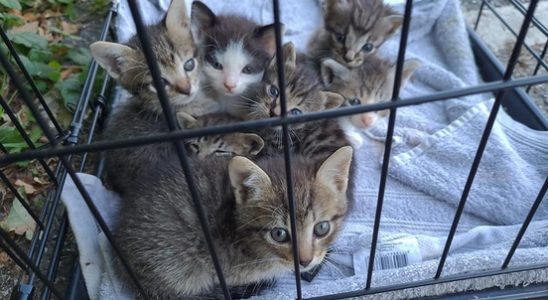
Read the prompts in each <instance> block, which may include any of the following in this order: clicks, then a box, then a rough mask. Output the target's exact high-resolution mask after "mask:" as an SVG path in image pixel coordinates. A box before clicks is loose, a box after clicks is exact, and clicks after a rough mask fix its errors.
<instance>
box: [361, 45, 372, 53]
mask: <svg viewBox="0 0 548 300" xmlns="http://www.w3.org/2000/svg"><path fill="white" fill-rule="evenodd" d="M373 48H374V46H373V44H371V43H367V44H365V45H363V47H362V50H363V51H365V52H371V51H373Z"/></svg>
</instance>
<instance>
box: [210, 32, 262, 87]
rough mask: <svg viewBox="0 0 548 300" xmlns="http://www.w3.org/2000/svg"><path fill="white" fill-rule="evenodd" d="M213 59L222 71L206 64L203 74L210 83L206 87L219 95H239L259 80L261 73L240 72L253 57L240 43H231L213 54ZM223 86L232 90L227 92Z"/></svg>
mask: <svg viewBox="0 0 548 300" xmlns="http://www.w3.org/2000/svg"><path fill="white" fill-rule="evenodd" d="M215 58H216V59H217V61H218V62H219V63H220V64H221V65H222V66H223V69H222V70H217V69H215V68H213V66H211V65H210V64H206V65H205V67H204V72H205V73H206V74H207V78H208V79H209V81H210V82H208V83H207V85H209V86H210V87H211V88H213V89H214V90H215V91H216V92H218V93H219V94H221V95H225V96H234V95H239V94H241V93H242V92H244V91H245V90H246V89H247V87H248V86H249V84H251V83H256V82H259V81H260V80H261V77H262V75H263V74H262V72H260V73H258V74H244V73H242V70H243V69H244V68H245V67H246V66H247V65H248V64H250V63H251V62H252V61H253V57H252V56H251V54H250V53H248V52H247V51H246V50H245V48H244V46H243V42H242V41H237V42H231V43H230V44H229V45H228V46H227V47H226V49H224V51H218V52H217V53H215ZM225 84H226V85H228V86H233V87H234V88H233V89H232V90H231V91H229V90H228V89H227V88H226V87H225Z"/></svg>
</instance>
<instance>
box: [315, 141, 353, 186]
mask: <svg viewBox="0 0 548 300" xmlns="http://www.w3.org/2000/svg"><path fill="white" fill-rule="evenodd" d="M352 152H353V150H352V147H350V146H344V147H341V148H339V150H337V151H335V153H333V154H331V156H329V157H328V158H327V159H326V160H325V161H324V162H323V164H322V165H321V166H320V169H319V170H318V172H317V173H316V180H317V181H318V182H319V183H321V184H323V185H325V186H327V187H329V188H331V189H333V191H335V192H337V193H346V188H347V186H348V175H349V171H350V164H351V162H352Z"/></svg>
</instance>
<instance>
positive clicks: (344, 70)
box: [321, 55, 420, 128]
mask: <svg viewBox="0 0 548 300" xmlns="http://www.w3.org/2000/svg"><path fill="white" fill-rule="evenodd" d="M419 65H420V62H419V61H418V60H415V59H409V60H406V61H405V62H404V64H403V72H402V81H401V85H400V88H402V89H403V88H404V87H405V84H406V83H407V81H408V80H409V78H410V77H411V75H413V72H414V71H415V69H416V68H417V67H418V66H419ZM395 73H396V65H395V64H393V63H391V62H389V61H387V60H384V59H381V58H378V57H377V56H376V55H373V56H370V57H368V58H367V59H366V61H365V63H364V64H363V65H361V66H359V67H356V68H348V67H347V66H345V65H343V64H340V63H338V62H337V61H335V60H333V59H326V60H324V61H322V65H321V75H322V82H323V84H324V86H325V87H326V89H327V90H328V91H332V92H335V93H338V94H341V95H342V96H344V98H345V99H346V101H345V105H367V104H374V103H379V102H382V101H388V100H390V99H391V98H392V90H393V86H394V77H395ZM387 113H388V111H387V110H382V111H377V112H367V113H363V114H358V115H352V116H350V117H348V119H349V120H350V122H351V124H352V125H353V126H355V127H357V128H367V127H371V126H373V125H374V123H375V122H376V121H377V120H378V119H379V118H381V117H382V116H385V115H386V114H387Z"/></svg>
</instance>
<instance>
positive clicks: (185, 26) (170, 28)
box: [164, 0, 191, 45]
mask: <svg viewBox="0 0 548 300" xmlns="http://www.w3.org/2000/svg"><path fill="white" fill-rule="evenodd" d="M164 22H165V26H166V28H167V35H168V36H169V37H170V39H171V40H172V41H173V42H174V43H175V44H176V45H185V44H188V40H189V38H191V35H190V20H189V18H188V17H187V14H186V5H185V0H173V1H171V4H170V5H169V8H168V9H167V14H166V18H165V21H164Z"/></svg>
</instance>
